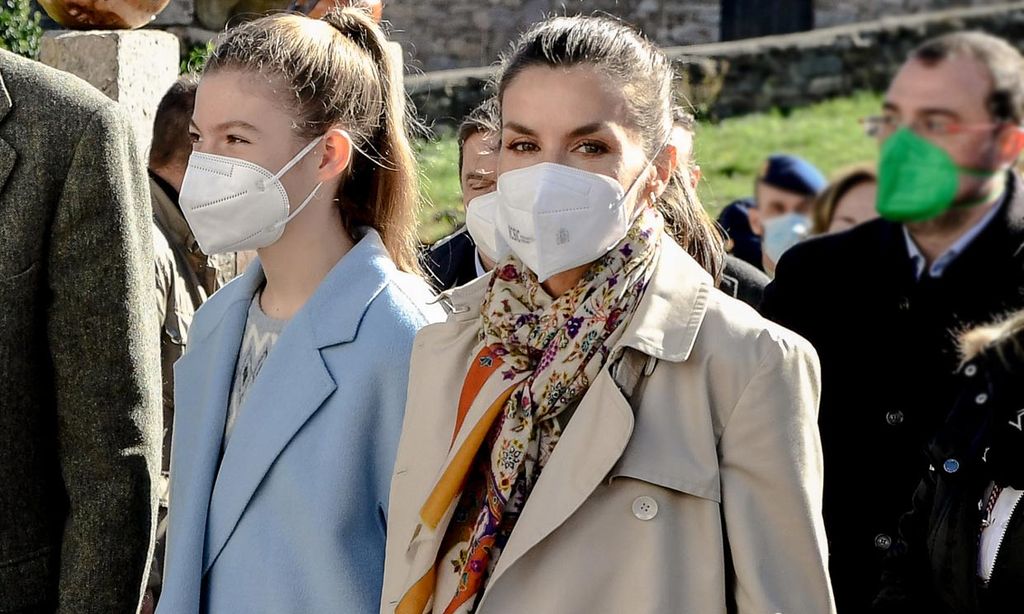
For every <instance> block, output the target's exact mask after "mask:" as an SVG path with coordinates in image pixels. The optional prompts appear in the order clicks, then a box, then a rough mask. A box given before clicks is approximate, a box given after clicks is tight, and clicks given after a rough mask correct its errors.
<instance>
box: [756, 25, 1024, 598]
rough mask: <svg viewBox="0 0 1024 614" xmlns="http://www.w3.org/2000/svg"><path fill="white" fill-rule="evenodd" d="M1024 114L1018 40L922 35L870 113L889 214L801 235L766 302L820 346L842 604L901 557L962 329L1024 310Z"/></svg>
mask: <svg viewBox="0 0 1024 614" xmlns="http://www.w3.org/2000/svg"><path fill="white" fill-rule="evenodd" d="M1022 122H1024V59H1022V58H1021V55H1020V53H1019V52H1018V51H1017V50H1016V49H1014V48H1013V47H1012V46H1010V45H1009V44H1008V43H1006V42H1005V41H1002V40H1000V39H997V38H995V37H992V36H989V35H986V34H981V33H968V32H960V33H954V34H949V35H945V36H942V37H939V38H936V39H933V40H930V41H927V42H926V43H924V44H923V45H921V46H920V47H919V48H917V49H916V50H914V51H913V52H912V53H911V55H910V57H909V59H908V60H907V61H906V63H904V65H903V66H902V67H901V68H900V70H899V71H898V73H897V74H896V76H895V77H894V78H893V80H892V83H891V84H890V86H889V89H888V91H887V92H886V95H885V102H884V104H883V107H882V112H881V114H880V115H879V116H877V117H873V118H868V119H867V120H865V127H866V128H867V129H868V132H869V134H870V135H871V136H873V137H875V138H877V139H878V141H879V145H880V158H879V186H878V202H877V208H878V211H879V213H880V215H882V219H879V220H875V221H872V222H868V223H866V224H863V225H861V226H858V227H855V228H853V229H852V230H850V231H847V232H844V233H839V234H837V235H828V236H824V237H821V238H818V239H813V240H810V241H807V242H805V243H801V244H800V245H797V246H796V247H793V248H792V249H791V250H790V251H788V252H786V254H785V255H784V256H783V257H782V259H781V261H780V262H779V265H778V269H777V272H776V278H775V280H774V282H773V283H772V284H771V285H769V287H768V288H767V290H766V293H765V299H764V303H763V304H762V310H763V313H764V314H765V315H766V316H767V317H769V318H772V319H774V320H776V321H777V322H779V323H781V324H783V325H784V326H787V327H789V328H791V329H793V330H795V331H797V332H799V333H800V334H802V335H803V336H805V337H806V338H807V339H808V340H810V341H811V342H812V343H813V344H814V346H815V348H816V349H817V350H818V353H819V356H820V358H821V364H822V380H823V381H822V395H823V396H822V402H821V409H820V417H819V425H820V428H821V432H822V446H823V448H824V454H825V493H824V513H825V524H826V529H827V530H828V534H829V540H830V550H831V558H830V566H831V573H832V581H833V586H834V589H835V595H836V605H837V609H838V610H839V611H840V612H844V611H846V612H866V611H868V610H869V608H870V605H871V602H872V600H873V599H874V597H875V595H876V593H877V587H878V583H879V582H878V581H879V577H880V574H881V569H882V565H883V561H889V562H891V561H893V560H895V559H897V558H898V556H897V555H899V554H901V553H904V550H903V548H902V546H901V545H900V541H899V530H898V520H899V518H900V516H901V515H902V514H903V513H904V512H905V511H907V507H908V505H909V502H910V501H911V496H912V495H913V492H914V489H915V487H916V485H917V483H918V482H919V480H921V479H922V477H924V476H925V474H926V473H927V471H928V463H927V462H925V461H924V460H923V459H924V456H923V455H922V454H921V450H922V449H923V447H924V446H925V444H926V443H927V442H928V440H929V439H930V438H931V436H932V435H933V434H934V433H935V431H936V430H937V428H938V426H939V425H940V424H941V423H942V421H943V420H944V419H945V416H946V413H947V411H948V410H949V408H950V407H951V404H952V403H953V400H954V399H953V396H954V390H955V388H954V381H955V375H954V374H955V372H956V370H957V368H958V362H959V360H958V355H957V351H956V343H955V334H956V331H959V330H964V329H967V328H970V327H973V326H974V325H976V324H980V323H984V322H988V321H991V320H993V319H995V318H996V317H997V316H998V315H1000V314H1003V313H1006V312H1009V311H1011V310H1014V309H1018V308H1020V307H1024V190H1022V183H1021V179H1020V176H1019V175H1017V174H1016V172H1014V171H1013V170H1012V168H1013V165H1014V163H1015V162H1016V160H1017V157H1018V155H1019V154H1020V152H1021V149H1022V147H1024V136H1022V131H1021V124H1022ZM978 400H979V407H981V406H983V405H984V403H986V402H987V399H983V398H981V397H979V399H978ZM954 460H955V459H954ZM960 466H961V465H960V463H959V462H950V463H947V464H946V465H944V466H943V467H936V470H938V471H952V472H956V471H959V468H960ZM957 556H962V557H963V560H975V559H974V558H972V553H959V554H957ZM919 560H920V561H924V563H923V564H927V557H926V556H922V557H921V558H920V559H919ZM887 564H888V563H887ZM970 573H975V571H971V572H970ZM911 603H916V602H911ZM906 611H930V610H928V608H926V607H925V608H924V609H917V610H915V609H914V608H910V609H908V610H906Z"/></svg>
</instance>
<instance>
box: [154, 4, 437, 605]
mask: <svg viewBox="0 0 1024 614" xmlns="http://www.w3.org/2000/svg"><path fill="white" fill-rule="evenodd" d="M391 71H392V66H391V63H390V61H389V55H388V53H387V51H386V49H385V40H384V36H383V34H382V33H381V32H380V30H379V29H378V28H377V26H376V25H375V24H374V23H373V22H372V21H371V20H370V18H369V17H368V16H367V15H365V14H363V13H361V12H360V11H358V10H354V9H346V10H344V11H341V12H336V13H332V14H330V15H327V16H326V17H324V19H323V20H312V19H309V18H306V17H302V16H296V15H275V16H272V17H264V18H261V19H257V20H255V21H250V22H248V23H246V24H244V25H241V26H238V27H237V28H234V29H232V30H229V31H228V32H227V33H225V34H224V35H223V38H222V39H221V40H220V42H219V43H218V45H217V47H216V49H215V50H214V52H213V55H212V56H211V57H210V60H209V62H208V64H207V65H206V68H205V71H204V73H203V76H202V80H201V81H200V83H199V87H198V91H197V94H196V102H195V111H194V115H193V118H192V126H191V128H190V131H191V133H192V138H193V141H194V143H195V144H194V150H193V153H192V156H191V158H190V160H189V164H188V170H187V172H186V174H185V178H184V182H183V184H182V189H181V197H180V201H181V206H182V210H183V213H184V215H185V218H186V220H187V221H188V223H189V225H190V227H191V228H192V230H193V232H194V233H195V236H196V240H197V242H198V244H199V246H200V248H202V250H203V251H204V252H206V253H207V254H213V253H219V252H225V251H234V250H240V249H255V250H257V252H258V254H259V259H258V260H257V261H255V262H254V263H253V264H252V265H251V266H250V267H249V269H248V270H247V271H246V272H245V274H244V275H243V276H241V277H240V278H238V279H235V280H234V281H232V282H231V283H230V284H228V285H227V286H225V287H224V288H223V289H222V290H221V291H219V292H218V293H217V294H216V295H214V296H213V297H212V298H211V299H210V300H209V301H208V302H207V303H206V304H205V305H203V307H202V308H201V309H200V310H199V311H198V312H197V313H196V317H195V321H194V323H193V325H192V328H191V329H190V338H189V339H188V345H187V351H186V353H185V356H184V357H183V358H182V359H181V360H180V361H179V362H178V363H177V365H176V368H175V402H176V408H175V410H176V415H175V425H174V434H173V445H172V451H171V487H170V510H169V516H168V522H169V528H168V538H167V539H168V541H167V554H166V560H165V565H164V570H165V572H164V578H163V592H162V595H161V596H160V600H159V604H158V612H160V613H161V614H164V613H166V614H189V613H193V614H196V613H198V612H274V613H275V614H281V613H288V612H296V613H300V612H301V613H305V612H340V611H352V612H368V611H373V610H375V609H376V608H377V607H378V598H379V596H380V585H381V576H382V572H383V564H384V544H385V511H386V509H387V501H388V488H389V483H390V477H391V471H392V462H393V459H394V454H395V449H396V447H397V443H398V435H399V428H400V425H401V420H402V413H403V410H404V407H405V392H406V388H405V379H406V373H407V371H408V356H409V353H410V351H411V348H412V343H413V338H414V335H415V333H416V330H417V329H418V328H419V327H421V326H422V325H424V324H426V323H428V322H430V321H433V320H437V319H438V318H439V316H441V315H442V314H441V312H440V311H441V310H440V308H439V307H437V306H428V305H427V302H428V301H429V300H430V293H429V290H428V289H427V286H426V284H425V283H424V282H423V281H422V280H421V279H420V277H419V276H418V274H417V273H418V272H419V269H418V266H417V261H416V251H415V240H414V219H415V216H414V210H415V203H416V197H417V191H416V182H415V178H416V167H415V163H414V160H413V155H412V151H411V148H410V145H409V142H408V140H407V137H406V123H405V116H404V105H403V102H402V101H403V95H404V94H403V93H402V92H401V91H400V90H397V89H395V88H393V86H392V84H391V81H390V79H389V76H390V75H391V74H392V72H391Z"/></svg>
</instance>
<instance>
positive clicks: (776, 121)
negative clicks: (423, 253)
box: [417, 93, 881, 242]
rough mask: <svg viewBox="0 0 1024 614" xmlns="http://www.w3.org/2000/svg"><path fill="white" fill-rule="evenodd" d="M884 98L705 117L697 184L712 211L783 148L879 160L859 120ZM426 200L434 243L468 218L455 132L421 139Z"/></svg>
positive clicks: (820, 156) (839, 163)
mask: <svg viewBox="0 0 1024 614" xmlns="http://www.w3.org/2000/svg"><path fill="white" fill-rule="evenodd" d="M880 106H881V96H879V95H878V94H872V93H858V94H854V95H852V96H850V97H847V98H838V99H835V100H830V101H827V102H822V103H819V104H815V105H812V106H808V107H804V108H800V109H793V110H792V111H790V112H788V113H783V112H781V111H772V112H769V113H756V114H751V115H745V116H743V117H736V118H730V119H726V120H723V121H721V122H719V123H710V122H704V121H702V122H700V123H699V125H698V127H697V141H696V155H697V163H698V164H700V167H701V170H702V172H703V179H702V180H701V185H700V189H699V193H700V197H701V200H702V202H703V203H704V206H705V207H706V208H707V209H708V211H710V212H711V213H712V214H713V215H717V213H718V211H720V210H721V209H722V207H724V206H725V205H727V204H729V203H730V202H732V201H733V200H735V199H737V198H742V197H745V196H749V195H750V194H751V191H752V190H753V182H754V177H755V176H756V175H757V173H758V172H759V171H760V168H761V165H762V164H763V163H764V160H765V158H767V157H768V156H769V155H771V154H773V153H777V152H781V153H792V154H797V155H800V156H803V157H804V158H807V159H808V160H810V161H811V162H813V163H814V164H816V165H817V166H818V167H819V168H820V169H821V170H822V171H823V172H824V173H825V174H826V175H829V176H831V175H832V174H834V173H835V172H836V171H838V170H841V169H842V168H844V167H846V166H849V165H851V164H855V163H858V162H872V161H874V160H876V159H877V156H878V150H877V146H876V144H875V142H874V141H873V140H871V139H869V138H867V137H865V136H864V133H863V132H862V131H861V128H860V124H859V123H858V121H857V120H858V119H859V118H861V117H864V116H867V115H872V114H875V113H877V112H878V111H879V109H880ZM417 149H418V153H419V159H420V164H421V171H422V173H423V191H424V194H425V204H424V207H423V210H422V212H421V215H420V238H421V239H422V240H424V241H427V242H431V241H435V240H437V239H438V238H440V237H442V236H444V235H445V234H447V233H449V232H451V230H452V229H454V228H456V227H457V226H458V225H459V224H461V223H462V220H463V213H462V200H461V198H460V195H459V194H460V193H459V178H458V171H457V164H458V147H457V145H456V142H455V137H454V136H453V135H450V134H444V135H440V136H439V137H438V138H437V139H436V140H434V141H431V142H421V143H419V144H418V147H417Z"/></svg>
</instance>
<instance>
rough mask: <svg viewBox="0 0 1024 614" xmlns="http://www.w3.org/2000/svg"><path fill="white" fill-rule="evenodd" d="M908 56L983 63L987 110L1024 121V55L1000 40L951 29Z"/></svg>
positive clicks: (1002, 117)
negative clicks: (986, 76)
mask: <svg viewBox="0 0 1024 614" xmlns="http://www.w3.org/2000/svg"><path fill="white" fill-rule="evenodd" d="M910 57H911V58H913V59H916V60H918V61H920V62H922V63H924V64H925V65H928V66H931V65H935V64H938V63H939V62H942V61H943V60H945V59H946V58H949V57H965V58H969V59H972V60H975V61H976V62H978V63H980V64H981V65H982V66H984V67H985V68H986V69H987V70H988V72H989V76H990V77H991V78H992V91H991V92H990V93H989V96H988V110H989V113H991V114H992V117H993V118H995V119H996V120H998V121H1006V122H1013V123H1015V124H1019V123H1021V122H1022V121H1024V58H1022V57H1021V54H1020V52H1019V51H1017V49H1015V48H1014V47H1013V45H1011V44H1010V43H1008V42H1006V41H1004V40H1003V39H1001V38H999V37H996V36H992V35H991V34H986V33H984V32H952V33H950V34H944V35H942V36H938V37H936V38H933V39H930V40H927V41H925V42H924V43H923V44H922V45H921V46H919V47H918V48H916V49H914V50H913V51H912V52H911V53H910Z"/></svg>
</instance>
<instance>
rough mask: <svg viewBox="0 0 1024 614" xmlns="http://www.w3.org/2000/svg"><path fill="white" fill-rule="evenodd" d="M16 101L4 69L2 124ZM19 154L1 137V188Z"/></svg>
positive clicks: (0, 101)
mask: <svg viewBox="0 0 1024 614" xmlns="http://www.w3.org/2000/svg"><path fill="white" fill-rule="evenodd" d="M13 106H14V102H13V101H12V100H11V93H10V92H9V91H8V90H7V84H6V83H4V78H3V74H2V71H0V124H2V123H3V122H4V120H5V119H7V114H8V113H10V112H11V108H13ZM17 158H18V155H17V153H16V152H15V151H14V148H13V147H11V144H10V143H8V142H7V141H5V140H3V138H2V137H0V190H2V189H3V187H4V184H5V183H7V177H8V176H9V175H10V174H11V171H12V170H14V162H15V160H17Z"/></svg>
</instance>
